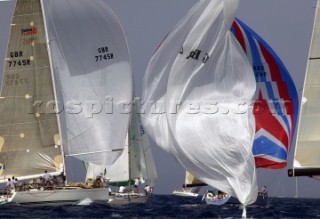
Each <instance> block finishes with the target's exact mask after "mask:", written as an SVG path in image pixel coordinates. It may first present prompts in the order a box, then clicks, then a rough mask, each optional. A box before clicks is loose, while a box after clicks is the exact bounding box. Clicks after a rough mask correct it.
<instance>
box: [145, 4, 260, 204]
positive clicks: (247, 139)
mask: <svg viewBox="0 0 320 219" xmlns="http://www.w3.org/2000/svg"><path fill="white" fill-rule="evenodd" d="M238 4H239V1H235V0H224V1H221V0H219V1H218V0H201V1H199V2H198V3H197V4H196V5H195V6H194V7H193V8H192V9H191V10H190V11H189V12H188V13H187V15H186V16H185V17H184V18H183V19H182V20H181V21H180V22H179V23H178V24H177V26H176V27H175V28H174V29H173V31H172V32H171V33H170V34H169V35H168V36H167V38H166V39H165V40H164V41H163V43H162V45H161V46H160V47H159V49H158V50H157V52H156V53H155V55H154V56H153V57H152V59H151V61H150V63H149V65H148V68H147V71H146V74H145V77H144V86H143V92H144V94H143V98H144V99H143V100H144V101H145V102H144V105H143V109H142V112H143V113H145V114H142V118H143V122H144V125H145V127H146V129H147V132H148V134H150V135H151V137H152V138H153V140H154V141H155V142H156V143H157V144H158V145H159V146H160V147H161V148H163V149H164V150H166V151H167V152H169V153H171V154H173V155H174V156H175V158H176V159H177V160H178V161H179V162H180V163H181V165H182V166H183V167H184V168H185V169H186V170H188V171H189V172H190V173H192V174H193V175H194V176H196V177H197V178H199V179H200V180H202V181H203V182H205V183H207V184H208V185H210V186H213V187H215V188H217V189H219V190H222V191H224V192H227V193H229V194H231V195H233V196H235V197H237V198H238V199H239V200H240V201H241V202H242V203H244V204H250V203H253V202H254V201H255V199H256V197H257V185H256V174H255V164H254V158H253V155H252V143H253V138H254V126H255V124H254V117H253V115H252V109H251V108H250V107H249V106H248V105H249V103H250V101H251V100H252V98H253V96H254V92H255V88H256V83H255V80H254V74H253V72H252V67H251V65H250V63H249V62H248V59H247V58H246V56H245V54H244V52H243V51H242V50H241V48H240V46H239V45H238V44H237V42H236V40H235V39H234V38H233V35H232V33H231V32H230V31H229V29H230V27H231V25H232V22H233V20H234V17H235V12H236V9H237V7H238ZM239 107H240V108H239Z"/></svg>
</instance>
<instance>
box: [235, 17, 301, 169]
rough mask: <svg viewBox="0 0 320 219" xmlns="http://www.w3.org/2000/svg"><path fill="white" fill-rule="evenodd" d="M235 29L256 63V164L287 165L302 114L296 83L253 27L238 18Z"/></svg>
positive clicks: (254, 147)
mask: <svg viewBox="0 0 320 219" xmlns="http://www.w3.org/2000/svg"><path fill="white" fill-rule="evenodd" d="M231 31H232V32H233V33H234V35H235V36H236V38H237V40H238V42H239V43H240V45H241V46H242V48H243V50H244V51H245V53H246V54H247V56H248V58H249V60H250V62H251V63H252V65H253V71H254V74H255V77H256V83H257V89H256V94H255V102H254V116H255V120H256V134H255V140H254V144H253V149H252V152H253V154H254V157H255V162H256V167H262V168H270V169H281V168H284V167H285V166H286V165H287V159H288V152H289V149H290V145H291V143H292V140H293V136H294V131H295V127H296V123H297V117H298V108H299V106H298V105H299V104H298V99H299V98H298V94H297V90H296V87H295V85H294V83H293V80H292V78H291V77H290V74H289V72H288V70H287V69H286V67H285V66H284V65H283V63H282V62H281V60H280V59H279V57H278V56H277V55H276V53H275V52H274V51H273V50H272V48H271V47H270V46H269V45H268V44H267V43H266V42H265V41H264V40H263V39H262V38H261V37H260V36H259V35H258V34H256V33H255V32H254V31H253V30H252V29H251V28H250V27H248V26H247V25H246V24H244V23H243V22H242V21H240V20H239V19H236V21H235V22H234V23H233V25H232V27H231Z"/></svg>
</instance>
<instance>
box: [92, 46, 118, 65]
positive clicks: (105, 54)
mask: <svg viewBox="0 0 320 219" xmlns="http://www.w3.org/2000/svg"><path fill="white" fill-rule="evenodd" d="M98 53H99V54H98V55H96V56H95V57H96V62H101V61H103V60H111V59H114V55H113V53H112V52H109V47H107V46H104V47H99V48H98Z"/></svg>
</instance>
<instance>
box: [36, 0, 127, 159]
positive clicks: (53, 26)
mask: <svg viewBox="0 0 320 219" xmlns="http://www.w3.org/2000/svg"><path fill="white" fill-rule="evenodd" d="M42 3H43V8H44V12H45V21H46V27H47V34H48V43H49V48H50V54H51V60H52V69H53V71H54V72H53V75H54V83H55V87H56V95H57V100H58V111H60V113H59V120H60V129H61V136H62V144H63V148H64V151H65V154H66V156H72V157H76V158H78V159H80V160H84V161H87V162H90V163H95V164H98V165H111V164H112V163H114V162H115V160H116V159H117V158H118V157H119V156H120V155H121V153H122V151H123V148H124V144H125V136H126V133H127V127H128V122H129V113H130V111H131V97H132V75H131V64H130V57H129V53H128V48H127V43H126V39H125V36H124V32H123V30H122V28H121V25H120V24H119V22H118V19H117V18H116V16H115V14H114V13H113V11H112V10H111V9H110V8H109V7H108V6H107V4H106V2H105V1H94V4H93V3H92V2H91V1H87V0H68V1H64V0H43V1H42Z"/></svg>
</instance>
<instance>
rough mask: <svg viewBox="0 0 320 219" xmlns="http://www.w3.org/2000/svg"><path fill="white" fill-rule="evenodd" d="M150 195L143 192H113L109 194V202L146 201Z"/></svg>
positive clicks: (128, 202)
mask: <svg viewBox="0 0 320 219" xmlns="http://www.w3.org/2000/svg"><path fill="white" fill-rule="evenodd" d="M150 197H151V195H145V194H143V193H113V194H111V195H110V196H109V204H111V205H112V204H130V203H146V202H147V201H148V199H149V198H150Z"/></svg>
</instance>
